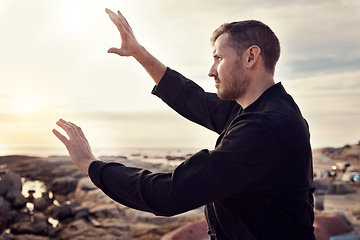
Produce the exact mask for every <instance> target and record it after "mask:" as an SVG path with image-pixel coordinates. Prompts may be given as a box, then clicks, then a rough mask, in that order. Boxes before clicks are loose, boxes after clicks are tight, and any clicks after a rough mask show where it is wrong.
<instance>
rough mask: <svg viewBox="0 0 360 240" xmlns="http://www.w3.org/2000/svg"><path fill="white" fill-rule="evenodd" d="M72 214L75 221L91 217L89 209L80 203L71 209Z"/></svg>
mask: <svg viewBox="0 0 360 240" xmlns="http://www.w3.org/2000/svg"><path fill="white" fill-rule="evenodd" d="M71 214H72V216H73V217H74V218H75V219H78V218H86V217H87V216H88V215H89V209H88V208H87V207H83V206H81V204H80V203H78V204H75V205H73V206H72V208H71Z"/></svg>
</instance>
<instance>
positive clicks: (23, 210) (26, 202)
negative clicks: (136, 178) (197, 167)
mask: <svg viewBox="0 0 360 240" xmlns="http://www.w3.org/2000/svg"><path fill="white" fill-rule="evenodd" d="M358 152H360V146H359V145H346V146H345V147H344V148H342V149H335V148H331V149H330V148H326V149H317V150H314V152H313V155H314V173H315V174H314V175H315V184H316V187H317V190H316V192H315V194H314V196H315V208H316V209H315V211H316V215H317V218H316V219H318V220H319V219H321V217H326V216H332V215H334V214H337V215H341V216H342V217H343V218H345V219H346V221H347V223H346V224H347V225H348V228H347V229H346V232H338V233H337V234H341V235H351V236H360V201H359V200H360V183H358V182H352V181H344V180H343V175H344V174H346V172H347V171H355V172H356V171H360V161H359V160H358V158H356V153H358ZM349 154H350V155H351V156H350V157H349ZM187 156H188V154H184V153H180V152H179V153H178V154H164V155H151V154H150V155H149V154H133V155H127V156H114V157H108V156H107V157H100V159H102V160H105V161H120V162H121V163H123V164H125V165H127V166H133V167H140V168H145V169H149V170H151V171H153V172H165V171H171V170H173V169H174V168H175V167H176V165H177V164H178V163H179V162H180V161H182V160H184V159H185V158H186V157H187ZM339 162H340V163H344V162H346V163H350V165H351V167H349V168H348V169H347V170H346V171H344V170H340V169H337V170H335V172H336V173H337V174H336V175H331V174H330V175H329V174H328V173H329V172H333V171H334V168H333V167H334V166H335V165H337V164H338V163H339ZM340 165H341V164H340ZM343 165H344V164H343ZM0 212H1V215H0V240H30V239H31V240H45V239H55V240H56V239H59V240H67V239H72V240H83V239H84V240H85V239H86V240H91V239H97V240H98V239H106V240H112V239H117V240H145V239H147V240H159V239H161V238H162V237H163V236H164V235H167V236H169V234H168V233H169V232H171V231H173V230H175V229H178V228H179V227H181V226H184V225H186V224H187V223H192V222H194V223H196V222H198V223H200V226H203V225H204V222H203V221H201V220H203V219H204V217H203V209H202V208H199V209H195V210H193V211H190V212H187V213H184V214H180V215H177V216H174V217H170V218H169V217H156V216H154V215H153V214H150V213H145V212H140V211H137V210H133V209H130V208H128V207H126V206H123V205H121V204H118V203H116V202H114V201H113V200H111V199H110V198H109V197H107V196H106V195H105V194H104V193H103V192H102V191H101V190H99V189H97V188H96V187H95V186H94V185H93V183H92V182H91V181H90V179H89V178H88V177H87V176H86V175H85V174H83V173H82V172H81V171H80V170H78V169H77V167H76V166H75V165H74V164H73V163H72V161H71V160H70V159H69V157H65V156H51V157H47V158H40V157H31V156H3V157H0ZM198 220H200V221H198ZM317 229H321V231H325V232H326V231H327V229H326V228H325V229H324V227H323V226H321V227H319V226H318V227H317ZM333 230H334V229H333ZM204 231H206V229H204ZM175 232H176V231H175ZM176 234H178V233H176ZM329 234H330V233H329ZM180 235H181V233H180ZM329 236H331V235H329ZM163 239H164V238H163ZM163 239H162V240H163ZM325 239H328V238H325Z"/></svg>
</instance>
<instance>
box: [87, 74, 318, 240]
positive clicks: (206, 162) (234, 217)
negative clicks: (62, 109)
mask: <svg viewBox="0 0 360 240" xmlns="http://www.w3.org/2000/svg"><path fill="white" fill-rule="evenodd" d="M153 93H154V94H155V95H157V96H159V97H160V98H161V99H163V101H165V102H166V103H167V104H168V105H169V106H170V107H172V108H173V109H174V110H175V111H177V112H178V113H179V114H181V115H183V116H184V117H186V118H188V119H189V120H191V121H194V122H196V123H198V124H201V125H203V126H205V127H207V128H209V129H210V130H213V131H215V132H217V133H219V134H220V136H219V138H218V140H217V143H216V147H215V149H214V150H212V151H209V150H202V151H199V152H198V153H196V154H194V155H193V156H192V157H190V158H188V159H187V160H186V161H184V162H183V163H182V164H180V165H179V166H178V167H177V168H176V169H175V170H174V171H173V172H171V173H151V172H149V171H147V170H143V169H137V168H129V167H125V166H124V165H122V164H119V163H105V162H101V161H96V162H93V163H92V164H91V165H90V168H89V175H90V177H91V179H92V181H93V182H94V183H95V185H96V186H98V187H99V188H101V189H102V190H103V191H104V192H105V193H106V194H107V195H109V196H110V197H111V198H113V199H114V200H115V201H118V202H120V203H122V204H124V205H127V206H129V207H132V208H135V209H138V210H142V211H147V212H152V213H154V214H156V215H163V216H171V215H176V214H179V213H182V212H185V211H188V210H191V209H194V208H197V207H200V206H202V205H206V207H205V212H206V216H207V220H208V224H209V234H211V236H212V238H213V239H218V240H223V239H241V240H247V239H249V240H252V239H258V240H272V239H274V240H287V239H289V240H290V239H291V240H296V239H299V240H312V239H315V237H314V234H313V226H312V225H313V220H314V213H313V197H312V193H313V190H314V187H313V186H314V185H313V181H312V153H311V147H310V143H309V137H310V136H309V130H308V126H307V123H306V121H305V120H304V119H303V117H302V115H301V113H300V110H299V108H298V107H297V105H296V104H295V102H294V101H293V99H292V98H291V96H290V95H288V94H287V93H286V91H285V89H284V88H283V87H282V85H281V84H280V83H278V84H276V85H274V86H272V87H270V88H269V89H267V90H266V91H265V92H264V93H263V94H262V95H261V96H260V97H259V98H258V99H257V100H256V101H255V102H254V103H252V104H251V105H250V106H248V107H247V108H245V109H243V108H242V107H241V106H240V105H238V104H237V103H236V102H235V101H224V100H220V99H219V98H218V97H217V95H216V94H212V93H206V92H204V91H203V90H202V89H201V88H200V87H199V86H198V85H196V84H195V83H194V82H192V81H190V80H188V79H186V78H185V77H183V76H182V75H180V74H179V73H177V72H175V71H173V70H171V69H169V68H168V69H167V71H166V73H165V75H164V76H163V78H162V80H161V81H160V83H159V85H158V86H157V87H155V88H154V90H153Z"/></svg>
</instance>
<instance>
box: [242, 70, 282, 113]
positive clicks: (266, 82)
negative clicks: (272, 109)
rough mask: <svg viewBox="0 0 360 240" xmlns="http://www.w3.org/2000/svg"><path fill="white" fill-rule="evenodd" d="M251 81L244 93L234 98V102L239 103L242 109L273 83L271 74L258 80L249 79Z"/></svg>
mask: <svg viewBox="0 0 360 240" xmlns="http://www.w3.org/2000/svg"><path fill="white" fill-rule="evenodd" d="M251 83H252V84H250V85H249V87H248V90H247V91H246V93H245V94H244V95H243V96H242V97H240V98H238V99H236V102H237V103H238V104H240V105H241V107H242V108H243V109H245V108H247V107H248V106H250V105H251V104H252V103H253V102H255V101H256V99H258V98H259V97H260V96H261V95H262V94H263V93H264V92H265V91H266V90H267V89H268V88H269V87H271V86H273V85H275V81H274V78H273V76H267V77H266V78H262V79H260V80H251Z"/></svg>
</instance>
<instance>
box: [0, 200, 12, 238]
mask: <svg viewBox="0 0 360 240" xmlns="http://www.w3.org/2000/svg"><path fill="white" fill-rule="evenodd" d="M0 213H1V214H0V232H2V231H4V230H5V229H6V228H7V224H8V220H9V213H10V203H8V202H7V201H5V199H4V198H3V197H1V196H0Z"/></svg>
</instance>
